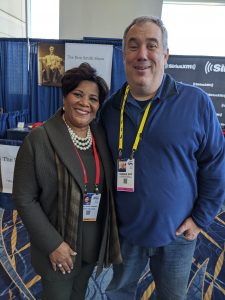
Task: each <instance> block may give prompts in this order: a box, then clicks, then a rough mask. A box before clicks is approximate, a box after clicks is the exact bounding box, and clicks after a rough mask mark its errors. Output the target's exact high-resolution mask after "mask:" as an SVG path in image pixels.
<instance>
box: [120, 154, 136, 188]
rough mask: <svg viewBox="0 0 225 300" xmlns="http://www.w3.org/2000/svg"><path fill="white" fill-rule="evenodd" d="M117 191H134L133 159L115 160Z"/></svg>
mask: <svg viewBox="0 0 225 300" xmlns="http://www.w3.org/2000/svg"><path fill="white" fill-rule="evenodd" d="M117 191H120V192H134V159H120V158H119V159H118V160H117Z"/></svg>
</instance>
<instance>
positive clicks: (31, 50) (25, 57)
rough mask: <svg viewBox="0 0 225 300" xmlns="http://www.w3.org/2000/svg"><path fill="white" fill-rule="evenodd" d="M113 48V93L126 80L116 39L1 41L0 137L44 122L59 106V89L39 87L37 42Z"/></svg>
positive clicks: (60, 96)
mask: <svg viewBox="0 0 225 300" xmlns="http://www.w3.org/2000/svg"><path fill="white" fill-rule="evenodd" d="M39 42H40V43H47V44H53V45H54V44H65V43H66V42H69V43H86V44H109V45H113V60H112V74H111V90H110V94H112V93H114V92H115V91H116V90H117V89H118V88H119V87H120V86H121V85H122V84H123V83H124V81H125V72H124V67H123V58H122V42H121V40H117V39H104V38H100V39H99V38H84V40H76V41H71V40H68V41H66V40H46V39H45V40H43V39H30V40H26V39H5V38H2V39H0V108H2V110H3V111H1V112H0V138H5V137H6V130H7V129H9V128H14V127H16V126H17V122H18V121H21V122H22V121H23V122H25V123H30V122H31V123H34V122H38V121H39V122H43V121H45V120H47V119H48V118H49V117H51V116H52V115H53V114H54V113H55V112H56V110H57V109H58V108H59V107H60V106H62V103H63V97H62V92H61V88H60V87H51V86H41V85H38V43H39Z"/></svg>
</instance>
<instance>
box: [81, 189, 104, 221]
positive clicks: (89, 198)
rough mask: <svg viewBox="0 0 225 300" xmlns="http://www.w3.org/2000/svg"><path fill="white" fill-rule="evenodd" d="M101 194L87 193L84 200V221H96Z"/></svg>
mask: <svg viewBox="0 0 225 300" xmlns="http://www.w3.org/2000/svg"><path fill="white" fill-rule="evenodd" d="M100 199H101V194H100V193H99V194H96V193H87V194H85V195H84V198H83V221H96V219H97V215H98V208H99V203H100Z"/></svg>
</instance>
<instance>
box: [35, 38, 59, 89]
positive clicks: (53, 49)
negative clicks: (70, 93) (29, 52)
mask: <svg viewBox="0 0 225 300" xmlns="http://www.w3.org/2000/svg"><path fill="white" fill-rule="evenodd" d="M64 72H65V45H64V44H47V43H39V44H38V84H39V85H46V86H58V87H60V86H61V79H62V76H63V74H64Z"/></svg>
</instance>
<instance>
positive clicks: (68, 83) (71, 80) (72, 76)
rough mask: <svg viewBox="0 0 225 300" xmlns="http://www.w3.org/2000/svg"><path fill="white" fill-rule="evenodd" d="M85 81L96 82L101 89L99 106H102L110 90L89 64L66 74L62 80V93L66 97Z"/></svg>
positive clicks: (83, 64)
mask: <svg viewBox="0 0 225 300" xmlns="http://www.w3.org/2000/svg"><path fill="white" fill-rule="evenodd" d="M83 80H89V81H92V82H95V83H96V84H97V86H98V89H99V104H100V105H101V104H102V103H103V101H104V100H105V98H106V97H107V95H108V92H109V88H108V85H107V83H106V82H105V80H104V79H103V78H102V77H100V76H98V75H97V73H96V70H95V69H94V68H92V67H91V66H90V65H89V64H88V63H82V64H80V66H79V67H76V68H73V69H70V70H68V71H66V72H65V74H64V76H63V78H62V93H63V96H64V97H65V96H66V95H67V94H69V93H70V92H71V91H72V90H74V89H75V88H76V87H77V86H78V85H79V84H80V83H81V81H83Z"/></svg>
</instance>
